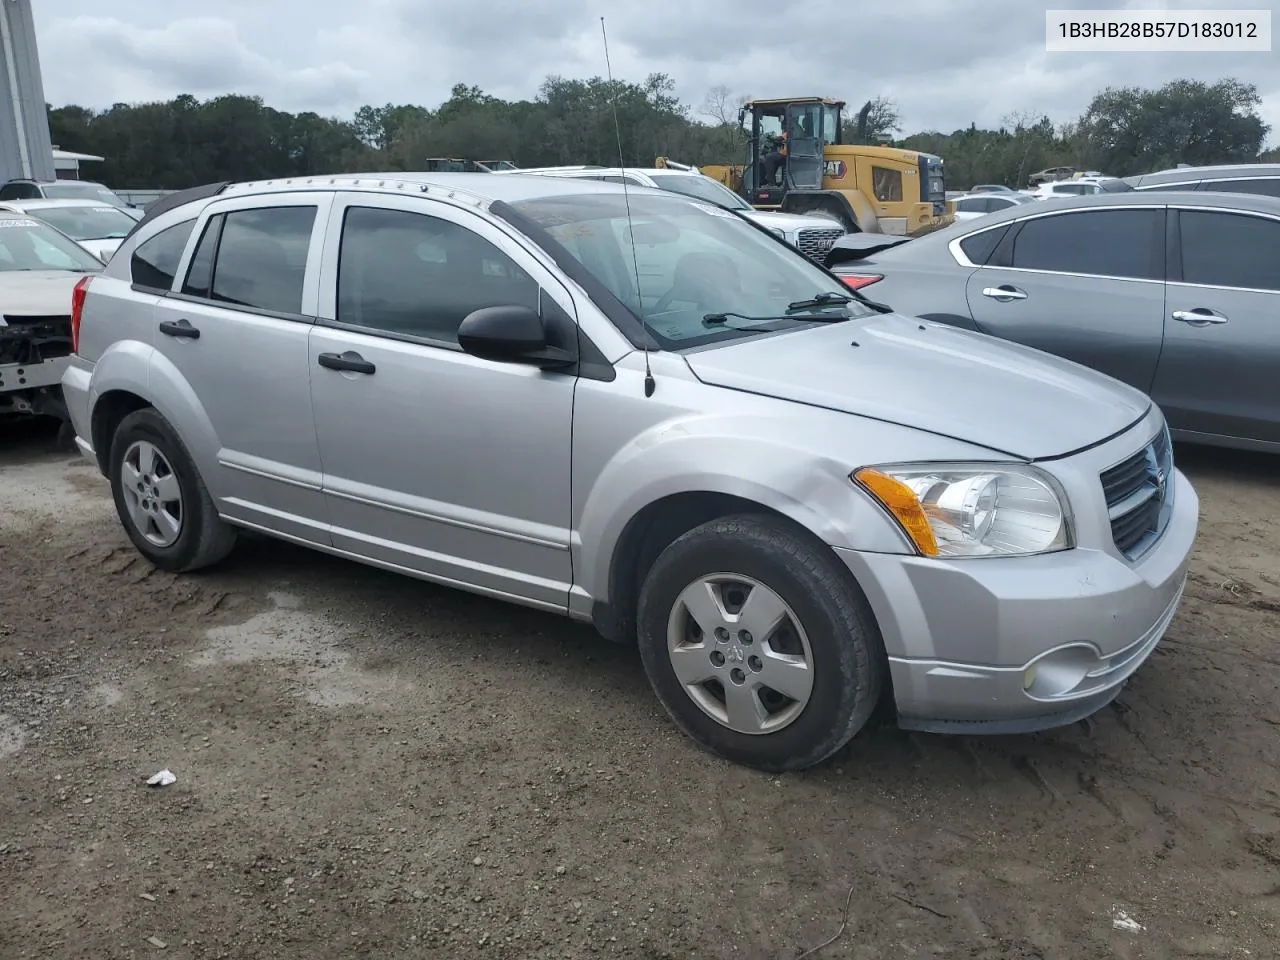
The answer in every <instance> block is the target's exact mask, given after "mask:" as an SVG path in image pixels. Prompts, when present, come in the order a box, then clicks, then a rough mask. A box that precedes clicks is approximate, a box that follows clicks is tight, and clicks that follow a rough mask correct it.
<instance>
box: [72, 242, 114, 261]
mask: <svg viewBox="0 0 1280 960" xmlns="http://www.w3.org/2000/svg"><path fill="white" fill-rule="evenodd" d="M76 242H77V243H78V244H80V246H82V247H84V248H85V249H86V250H88V251H89V252H90V253H92V254H93V255H94V256H95V257H97V258H98V259H99V260H101V261H102V262H103V263H106V262H107V261H108V260H110V259H111V255H112V254H113V253H115V252H116V250H118V249H119V248H120V244H122V243H124V237H111V238H109V239H105V240H77V241H76Z"/></svg>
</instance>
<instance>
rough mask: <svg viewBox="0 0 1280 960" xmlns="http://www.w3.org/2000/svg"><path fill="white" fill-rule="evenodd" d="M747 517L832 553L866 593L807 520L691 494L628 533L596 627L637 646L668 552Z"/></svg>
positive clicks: (658, 508)
mask: <svg viewBox="0 0 1280 960" xmlns="http://www.w3.org/2000/svg"><path fill="white" fill-rule="evenodd" d="M744 515H748V516H750V515H754V516H759V517H764V518H768V519H770V520H773V521H775V522H777V523H780V524H782V525H783V526H785V527H787V528H788V529H790V530H791V531H792V532H794V533H795V534H796V535H797V536H799V537H801V538H802V539H804V540H806V541H808V542H809V543H811V544H812V545H813V546H814V547H815V548H816V549H818V550H820V551H822V552H824V553H828V554H829V555H830V556H831V558H832V560H833V561H834V562H835V564H836V566H837V567H838V568H839V569H840V570H841V571H842V574H843V575H844V576H846V577H847V578H848V580H849V582H850V583H851V584H852V585H853V586H854V587H855V588H856V589H857V590H858V591H859V592H860V593H862V592H863V591H862V587H861V585H860V584H859V583H858V582H857V579H856V578H855V577H854V575H853V573H852V572H851V571H849V570H848V568H847V567H845V565H844V564H843V563H842V562H840V560H839V559H838V558H837V557H836V554H835V551H834V550H832V548H831V547H830V545H829V544H828V543H826V542H825V541H824V540H823V538H822V537H821V536H819V535H818V534H817V533H816V532H815V531H814V530H813V528H812V526H811V525H810V524H809V523H807V522H805V519H802V518H801V517H798V516H796V515H794V514H793V512H792V511H787V510H785V509H780V508H779V507H778V506H771V505H769V504H766V503H764V502H762V501H761V500H758V499H753V498H752V497H749V496H744V495H742V494H738V493H728V492H725V491H718V490H688V491H682V492H679V493H671V494H667V495H666V496H663V497H660V498H658V499H656V500H653V501H651V502H650V503H648V504H646V505H645V506H644V507H642V508H641V509H640V510H639V511H637V512H636V513H635V514H634V515H633V516H632V517H631V518H630V519H629V520H628V521H627V523H626V524H625V526H624V527H623V528H622V532H621V534H620V535H619V536H618V538H617V540H616V542H615V543H614V546H613V549H612V551H611V553H610V555H609V562H608V573H607V586H606V589H607V594H606V595H605V597H604V598H598V599H596V600H595V601H594V602H593V604H592V607H591V621H592V623H593V625H594V626H595V628H596V629H597V630H598V631H599V632H600V633H601V635H603V636H604V637H605V638H606V639H608V640H610V641H613V642H615V643H628V644H629V643H632V642H634V640H635V635H636V608H637V605H638V603H639V599H640V589H641V586H642V585H643V583H644V578H645V576H646V575H647V574H648V572H649V570H650V569H651V568H652V567H653V564H654V562H655V561H656V560H657V559H658V556H659V555H660V554H661V553H662V551H663V550H665V549H666V548H667V547H669V546H670V545H671V544H672V543H674V542H675V541H676V540H678V539H679V538H680V537H681V536H683V535H684V534H686V533H688V532H689V531H690V530H694V529H696V528H697V527H700V526H702V525H703V524H705V523H709V522H711V521H712V520H718V519H721V518H723V517H730V516H744Z"/></svg>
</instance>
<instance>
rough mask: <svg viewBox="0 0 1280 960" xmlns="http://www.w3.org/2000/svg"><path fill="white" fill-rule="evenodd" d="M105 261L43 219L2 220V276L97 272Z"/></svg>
mask: <svg viewBox="0 0 1280 960" xmlns="http://www.w3.org/2000/svg"><path fill="white" fill-rule="evenodd" d="M101 269H102V261H100V260H99V259H98V258H97V257H95V256H93V254H91V253H89V251H87V250H85V249H84V248H83V247H80V246H78V245H77V244H75V243H73V242H72V241H70V240H68V239H67V238H66V237H64V236H63V235H62V234H60V233H58V232H57V231H56V230H53V229H51V228H50V227H48V226H46V225H45V224H43V223H41V222H40V221H39V220H32V219H28V218H26V217H12V218H10V217H0V273H2V272H5V271H16V270H71V271H74V272H76V273H96V272H97V271H99V270H101Z"/></svg>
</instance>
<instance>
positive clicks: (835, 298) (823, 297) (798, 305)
mask: <svg viewBox="0 0 1280 960" xmlns="http://www.w3.org/2000/svg"><path fill="white" fill-rule="evenodd" d="M829 303H853V297H847V296H845V295H844V294H843V293H831V292H829V291H824V292H822V293H817V294H814V296H813V297H811V298H810V299H808V300H797V301H796V302H795V303H788V304H787V309H788V310H809V309H812V308H813V307H824V306H826V305H827V304H829Z"/></svg>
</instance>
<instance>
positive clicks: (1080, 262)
mask: <svg viewBox="0 0 1280 960" xmlns="http://www.w3.org/2000/svg"><path fill="white" fill-rule="evenodd" d="M1277 250H1280V200H1277V199H1272V198H1271V197H1262V196H1248V195H1246V194H1225V193H1221V194H1214V193H1199V192H1190V191H1184V192H1180V193H1163V192H1162V193H1155V194H1152V193H1147V192H1144V191H1130V192H1128V193H1117V194H1101V195H1098V196H1092V197H1078V198H1073V199H1061V200H1047V201H1044V202H1043V203H1038V204H1034V205H1031V206H1029V207H1017V208H1013V209H1011V210H1008V211H1004V212H1001V213H994V214H991V215H990V216H988V217H985V218H983V219H982V220H981V221H979V222H978V223H972V222H971V223H967V224H963V225H959V226H958V227H952V228H949V229H947V230H942V231H939V232H938V233H936V234H931V235H929V236H927V237H921V238H918V239H916V240H913V241H911V242H910V243H904V244H900V245H898V246H895V247H893V248H892V249H884V248H881V249H880V250H878V251H872V252H871V255H869V256H866V257H862V258H861V259H855V258H857V257H859V252H857V251H854V252H852V253H851V254H850V256H849V257H848V258H846V262H845V263H843V264H841V265H839V266H836V267H835V269H836V271H837V272H838V273H841V274H843V275H845V276H846V280H847V282H849V283H850V284H852V285H855V286H858V287H859V288H860V289H863V290H865V291H866V292H867V293H868V294H869V295H871V296H874V297H875V299H877V300H883V301H885V302H886V303H889V304H892V305H893V307H894V308H895V309H897V310H899V311H901V312H903V313H909V314H914V315H917V316H922V317H928V318H930V319H933V320H937V321H939V322H943V323H950V324H954V325H957V326H961V327H965V328H968V329H971V330H979V331H981V332H983V333H988V334H992V335H994V336H998V337H1004V338H1006V339H1009V340H1015V341H1017V342H1018V343H1022V344H1026V345H1027V346H1030V347H1036V348H1038V349H1041V350H1047V351H1049V352H1050V353H1055V354H1057V355H1058V356H1061V357H1065V358H1067V359H1069V360H1074V361H1077V362H1079V363H1082V364H1085V365H1086V366H1090V367H1093V368H1094V369H1096V370H1100V371H1102V372H1103V373H1106V374H1108V375H1110V376H1113V377H1116V378H1118V379H1120V380H1123V381H1124V382H1125V383H1128V384H1130V385H1131V386H1133V387H1136V388H1137V389H1139V390H1142V391H1143V392H1145V393H1149V394H1151V395H1152V397H1153V398H1154V399H1155V401H1156V403H1157V404H1158V405H1159V406H1160V407H1161V408H1163V409H1164V411H1165V413H1166V414H1167V416H1168V418H1169V424H1170V427H1171V428H1172V430H1173V435H1174V437H1175V438H1178V439H1184V440H1188V441H1194V442H1197V443H1207V444H1219V445H1225V446H1239V447H1249V448H1254V449H1260V450H1272V451H1275V452H1280V378H1277V376H1276V371H1277V370H1280V336H1277V332H1276V317H1277V316H1280V260H1277V257H1276V251H1277ZM837 255H838V254H837Z"/></svg>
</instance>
